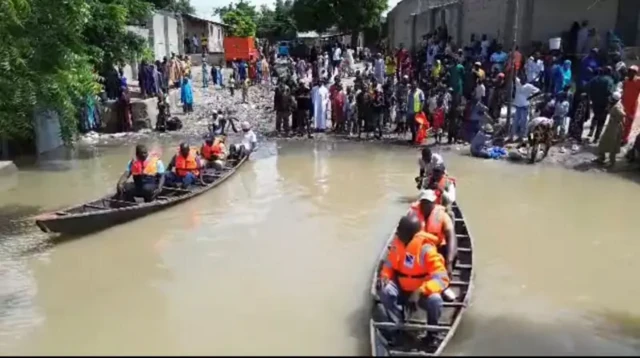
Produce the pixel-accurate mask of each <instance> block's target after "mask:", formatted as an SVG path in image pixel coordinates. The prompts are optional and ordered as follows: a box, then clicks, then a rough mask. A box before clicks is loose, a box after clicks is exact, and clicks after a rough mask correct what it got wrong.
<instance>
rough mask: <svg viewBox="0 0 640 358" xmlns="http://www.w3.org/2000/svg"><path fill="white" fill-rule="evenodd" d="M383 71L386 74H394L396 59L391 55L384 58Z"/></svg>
mask: <svg viewBox="0 0 640 358" xmlns="http://www.w3.org/2000/svg"><path fill="white" fill-rule="evenodd" d="M385 72H386V73H387V76H393V75H395V74H396V61H395V59H394V58H393V57H391V56H387V59H386V60H385Z"/></svg>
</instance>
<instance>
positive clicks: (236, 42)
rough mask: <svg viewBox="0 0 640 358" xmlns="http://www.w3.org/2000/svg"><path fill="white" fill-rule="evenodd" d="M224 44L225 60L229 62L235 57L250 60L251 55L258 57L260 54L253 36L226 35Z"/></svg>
mask: <svg viewBox="0 0 640 358" xmlns="http://www.w3.org/2000/svg"><path fill="white" fill-rule="evenodd" d="M223 46H224V60H225V61H226V62H227V64H228V63H229V62H231V61H233V60H234V59H237V60H245V61H249V58H251V57H252V58H254V59H257V58H258V56H259V54H260V52H259V51H258V50H257V49H256V41H255V39H254V38H253V37H225V38H224V41H223Z"/></svg>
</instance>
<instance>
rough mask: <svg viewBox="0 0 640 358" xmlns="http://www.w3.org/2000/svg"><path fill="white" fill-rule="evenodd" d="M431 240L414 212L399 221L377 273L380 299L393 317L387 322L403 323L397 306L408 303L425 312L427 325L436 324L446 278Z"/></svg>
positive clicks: (440, 312) (438, 318) (442, 262)
mask: <svg viewBox="0 0 640 358" xmlns="http://www.w3.org/2000/svg"><path fill="white" fill-rule="evenodd" d="M434 240H435V237H434V235H432V234H429V233H426V232H424V231H423V230H422V223H421V222H420V218H419V217H418V216H417V215H415V214H414V213H408V214H407V215H405V216H404V217H402V219H400V222H399V223H398V227H397V229H396V236H395V238H394V240H393V242H392V243H391V247H390V248H389V251H388V253H387V257H386V258H385V260H384V265H383V266H382V270H381V271H380V283H381V285H380V288H381V289H380V291H379V297H380V302H381V303H382V304H383V306H384V307H385V308H386V309H387V312H389V313H391V314H392V315H393V316H395V319H394V317H393V316H391V317H389V320H390V321H402V320H403V316H402V314H401V312H399V311H398V308H397V305H398V303H400V302H407V301H408V303H410V304H413V305H417V306H418V307H420V308H421V309H423V310H425V311H426V312H427V324H429V325H434V326H435V325H438V321H439V320H440V316H441V314H442V307H443V305H444V300H443V298H442V293H443V292H444V291H445V290H446V289H447V287H448V286H449V275H448V274H447V269H446V266H445V261H444V258H443V257H442V255H441V254H440V253H439V252H438V250H437V248H436V246H435V245H434V244H433V241H434ZM430 334H431V332H430ZM431 336H432V335H428V336H427V340H429V341H430V338H431Z"/></svg>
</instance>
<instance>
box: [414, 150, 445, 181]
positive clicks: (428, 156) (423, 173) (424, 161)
mask: <svg viewBox="0 0 640 358" xmlns="http://www.w3.org/2000/svg"><path fill="white" fill-rule="evenodd" d="M439 164H444V160H443V159H442V156H441V155H440V154H438V153H432V152H431V149H430V148H426V147H425V148H422V152H421V153H420V157H419V158H418V167H419V168H420V172H419V173H418V176H417V177H416V184H417V185H418V189H422V182H423V180H424V179H426V178H428V177H429V176H430V175H431V172H432V171H433V168H435V166H436V165H439Z"/></svg>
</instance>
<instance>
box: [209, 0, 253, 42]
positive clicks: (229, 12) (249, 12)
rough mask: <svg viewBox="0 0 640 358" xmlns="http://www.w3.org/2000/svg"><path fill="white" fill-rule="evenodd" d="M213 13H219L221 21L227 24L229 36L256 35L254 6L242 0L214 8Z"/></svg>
mask: <svg viewBox="0 0 640 358" xmlns="http://www.w3.org/2000/svg"><path fill="white" fill-rule="evenodd" d="M213 13H214V15H220V17H221V18H222V22H224V23H225V24H226V25H229V27H230V29H229V34H230V35H231V36H236V37H249V36H255V35H256V29H257V25H256V20H257V18H258V13H257V11H256V7H255V6H253V5H249V3H247V2H245V1H244V0H240V2H238V3H235V4H234V3H230V4H229V5H227V6H223V7H219V8H215V9H214V10H213Z"/></svg>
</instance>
